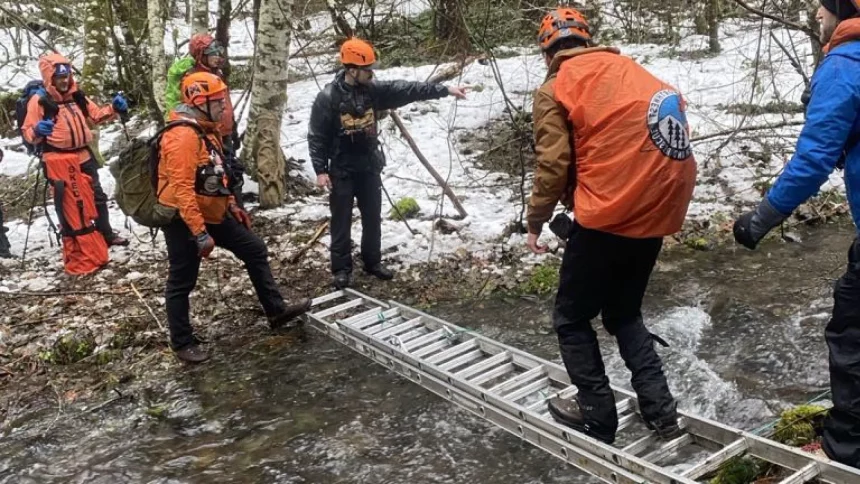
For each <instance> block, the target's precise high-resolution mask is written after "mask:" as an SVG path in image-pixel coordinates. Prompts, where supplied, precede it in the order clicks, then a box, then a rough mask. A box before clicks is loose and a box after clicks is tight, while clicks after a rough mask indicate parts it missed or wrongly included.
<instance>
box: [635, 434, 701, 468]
mask: <svg viewBox="0 0 860 484" xmlns="http://www.w3.org/2000/svg"><path fill="white" fill-rule="evenodd" d="M692 443H693V436H692V435H690V434H684V435H682V436H680V437H678V438H677V439H674V440H670V441H669V442H666V443H665V444H663V445H661V446H660V448H658V449H657V450H655V451H654V452H651V453H650V454H648V455H646V456H645V457H643V458H642V459H643V460H647V461H648V462H652V463H654V462H657V461H659V460H661V459H663V458H665V457H666V456H668V455H670V454H671V453H673V452H675V451H677V450H678V449H680V448H681V447H684V446H685V445H689V444H692Z"/></svg>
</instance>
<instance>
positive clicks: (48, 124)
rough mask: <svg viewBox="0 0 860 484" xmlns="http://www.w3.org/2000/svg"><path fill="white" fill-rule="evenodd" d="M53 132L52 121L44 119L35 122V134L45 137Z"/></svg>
mask: <svg viewBox="0 0 860 484" xmlns="http://www.w3.org/2000/svg"><path fill="white" fill-rule="evenodd" d="M53 132H54V122H53V121H51V120H50V119H44V120H42V121H39V122H38V123H36V135H38V136H39V137H42V138H47V137H48V136H51V133H53Z"/></svg>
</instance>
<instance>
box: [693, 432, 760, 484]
mask: <svg viewBox="0 0 860 484" xmlns="http://www.w3.org/2000/svg"><path fill="white" fill-rule="evenodd" d="M746 450H747V441H746V440H745V439H742V438H741V439H738V440H736V441H734V442H732V443H731V444H729V445H727V446H725V447H724V448H723V449H722V450H720V451H718V452H716V453H713V454H711V455H710V456H708V457H707V458H706V459H705V460H703V461H702V462H699V463H698V464H696V465H694V466H693V467H691V468H689V469H687V470H686V471H684V474H683V476H684V477H689V478H691V479H698V478H700V477H702V476H704V475H705V474H709V473H711V472H713V471H715V470H717V469H719V468H720V466H721V465H723V463H724V462H726V461H727V460H729V459H731V458H732V457H734V456H736V455H740V454H742V453H744V451H746Z"/></svg>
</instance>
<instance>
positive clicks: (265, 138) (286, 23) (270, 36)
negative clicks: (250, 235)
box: [242, 0, 293, 208]
mask: <svg viewBox="0 0 860 484" xmlns="http://www.w3.org/2000/svg"><path fill="white" fill-rule="evenodd" d="M292 8H293V1H292V0H262V2H261V5H260V21H259V22H260V23H259V27H258V29H257V38H256V41H257V42H256V43H257V54H256V57H255V59H254V82H253V84H252V86H251V112H250V115H249V118H248V129H247V130H246V131H245V147H244V149H243V150H242V157H243V161H244V162H245V166H246V167H247V168H248V171H249V172H250V173H251V174H255V175H256V177H257V183H258V184H259V186H260V207H262V208H271V207H277V206H279V205H281V204H282V203H283V201H284V191H285V174H284V171H285V169H286V160H285V158H284V154H283V152H282V151H281V121H282V120H283V116H284V106H285V105H286V103H287V71H288V67H289V64H288V59H289V54H290V52H289V50H290V12H292Z"/></svg>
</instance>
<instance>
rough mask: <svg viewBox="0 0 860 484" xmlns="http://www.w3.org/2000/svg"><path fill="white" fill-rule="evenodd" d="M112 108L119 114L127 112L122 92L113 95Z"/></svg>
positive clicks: (126, 102) (126, 104)
mask: <svg viewBox="0 0 860 484" xmlns="http://www.w3.org/2000/svg"><path fill="white" fill-rule="evenodd" d="M113 110H114V111H116V112H118V113H121V114H125V113H127V112H128V101H126V100H125V97H124V96H123V95H122V94H117V95H116V96H114V97H113Z"/></svg>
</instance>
